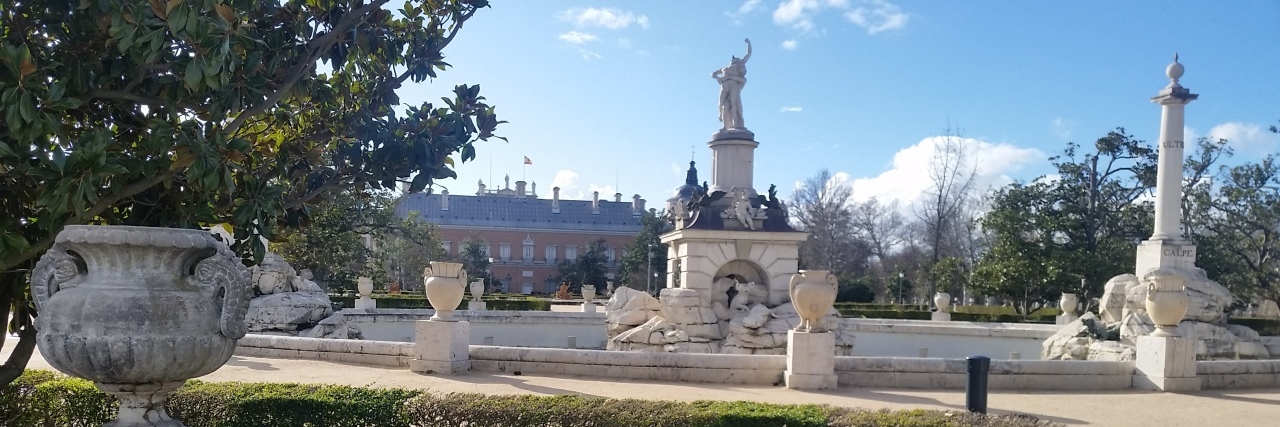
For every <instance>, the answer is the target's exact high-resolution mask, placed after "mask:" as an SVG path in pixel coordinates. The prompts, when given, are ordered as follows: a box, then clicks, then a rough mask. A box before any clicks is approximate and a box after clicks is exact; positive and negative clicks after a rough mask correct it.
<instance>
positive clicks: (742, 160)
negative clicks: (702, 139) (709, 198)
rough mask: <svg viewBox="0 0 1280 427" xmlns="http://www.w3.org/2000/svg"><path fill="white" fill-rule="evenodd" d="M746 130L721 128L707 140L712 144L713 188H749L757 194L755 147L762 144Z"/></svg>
mask: <svg viewBox="0 0 1280 427" xmlns="http://www.w3.org/2000/svg"><path fill="white" fill-rule="evenodd" d="M754 137H755V135H754V134H752V133H751V132H747V131H732V132H729V133H726V132H724V131H722V132H721V133H717V134H716V135H715V137H714V138H715V139H714V140H712V141H711V142H709V143H707V145H708V146H710V147H711V182H710V184H709V187H710V190H711V191H712V192H715V191H724V192H726V193H727V192H729V190H732V189H734V188H741V189H744V190H747V192H748V193H750V196H751V197H756V194H757V193H756V190H755V187H753V183H752V181H753V180H754V174H755V150H756V147H759V146H760V143H758V142H756V141H755V140H754Z"/></svg>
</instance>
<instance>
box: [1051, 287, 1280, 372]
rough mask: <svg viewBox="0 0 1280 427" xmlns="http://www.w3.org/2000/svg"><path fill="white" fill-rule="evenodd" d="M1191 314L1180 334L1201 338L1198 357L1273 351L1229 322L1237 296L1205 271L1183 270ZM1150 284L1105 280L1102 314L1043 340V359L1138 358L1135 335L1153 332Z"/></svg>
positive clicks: (1250, 355)
mask: <svg viewBox="0 0 1280 427" xmlns="http://www.w3.org/2000/svg"><path fill="white" fill-rule="evenodd" d="M1185 273H1186V275H1187V280H1186V282H1185V285H1186V291H1187V296H1188V297H1189V298H1190V303H1189V305H1188V309H1187V314H1186V315H1185V316H1183V319H1182V323H1180V324H1178V335H1179V336H1182V337H1187V338H1195V339H1197V340H1198V341H1197V343H1196V358H1197V359H1198V360H1221V359H1233V360H1234V359H1268V358H1271V357H1272V355H1271V354H1270V353H1269V352H1268V351H1267V348H1266V347H1265V346H1264V345H1263V344H1262V342H1261V337H1259V336H1258V333H1257V332H1254V331H1253V330H1252V329H1249V328H1248V327H1245V326H1240V325H1229V324H1227V308H1228V307H1230V306H1231V303H1232V301H1233V297H1232V296H1231V292H1230V291H1227V289H1226V288H1225V287H1223V286H1222V285H1220V284H1218V283H1217V282H1214V281H1213V280H1210V279H1209V278H1208V276H1207V275H1205V272H1204V270H1202V269H1199V268H1196V269H1191V270H1188V271H1185ZM1146 299H1147V286H1146V285H1145V284H1143V283H1141V281H1140V280H1138V277H1137V276H1135V275H1132V274H1122V275H1119V276H1116V277H1113V278H1111V280H1109V281H1107V284H1106V287H1105V292H1104V293H1103V295H1102V299H1101V303H1102V307H1101V310H1100V314H1101V316H1094V315H1093V314H1091V313H1086V314H1085V315H1084V316H1081V317H1080V319H1077V320H1076V321H1075V322H1072V323H1070V324H1068V325H1066V326H1063V327H1062V329H1060V330H1059V331H1058V332H1057V333H1056V334H1054V336H1052V337H1050V338H1049V339H1048V340H1045V342H1044V344H1042V351H1041V355H1040V356H1041V359H1044V360H1120V361H1127V360H1134V349H1135V345H1136V342H1137V338H1138V337H1140V336H1143V335H1149V334H1151V332H1153V331H1155V324H1154V323H1153V322H1152V321H1151V318H1150V317H1148V316H1147V310H1146Z"/></svg>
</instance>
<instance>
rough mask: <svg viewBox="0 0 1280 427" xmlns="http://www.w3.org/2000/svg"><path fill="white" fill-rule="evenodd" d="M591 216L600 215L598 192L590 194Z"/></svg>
mask: <svg viewBox="0 0 1280 427" xmlns="http://www.w3.org/2000/svg"><path fill="white" fill-rule="evenodd" d="M591 214H592V215H600V192H599V191H592V192H591Z"/></svg>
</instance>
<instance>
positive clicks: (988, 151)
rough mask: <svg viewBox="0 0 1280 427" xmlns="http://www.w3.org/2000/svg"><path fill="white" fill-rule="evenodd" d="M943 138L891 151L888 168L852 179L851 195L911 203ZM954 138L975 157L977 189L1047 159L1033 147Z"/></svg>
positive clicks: (1005, 180)
mask: <svg viewBox="0 0 1280 427" xmlns="http://www.w3.org/2000/svg"><path fill="white" fill-rule="evenodd" d="M942 138H945V137H940V136H934V137H928V138H925V139H923V140H921V141H920V142H919V143H917V144H916V145H913V146H910V147H907V148H904V149H902V150H901V151H898V152H897V153H896V154H894V156H893V163H892V165H891V166H890V168H889V170H886V171H884V172H881V173H880V174H879V175H877V176H873V177H868V178H857V179H854V180H853V197H854V199H856V200H858V201H864V200H867V199H869V198H871V197H875V198H877V199H879V200H880V201H883V202H888V201H890V200H901V201H902V205H903V206H904V207H909V206H911V205H912V204H913V203H915V202H916V201H917V200H918V199H919V198H920V196H921V194H923V193H924V192H925V190H927V189H928V188H929V187H930V186H931V184H932V183H931V182H930V180H929V160H930V159H931V158H932V157H933V153H934V150H935V149H936V147H937V144H938V142H941V141H945V140H944V139H942ZM957 142H958V143H959V144H960V146H961V147H963V149H964V152H965V154H966V156H968V158H969V159H973V160H976V161H977V177H976V178H975V182H974V185H975V188H976V189H977V191H983V190H986V189H988V188H991V187H998V186H1002V185H1005V184H1008V183H1010V182H1013V178H1012V177H1011V176H1010V175H1011V174H1013V173H1015V172H1017V171H1019V170H1021V169H1023V168H1026V167H1028V166H1033V165H1036V164H1042V163H1045V162H1046V161H1045V154H1044V153H1043V152H1041V151H1040V150H1037V149H1034V148H1022V147H1016V146H1013V145H1010V144H1003V143H991V142H986V141H982V140H979V139H973V138H958V139H957Z"/></svg>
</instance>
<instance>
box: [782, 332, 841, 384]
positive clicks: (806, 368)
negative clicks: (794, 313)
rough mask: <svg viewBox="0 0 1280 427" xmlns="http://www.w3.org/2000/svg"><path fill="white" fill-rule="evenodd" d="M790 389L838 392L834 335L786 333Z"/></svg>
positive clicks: (787, 377) (826, 333)
mask: <svg viewBox="0 0 1280 427" xmlns="http://www.w3.org/2000/svg"><path fill="white" fill-rule="evenodd" d="M783 379H784V380H785V381H786V383H787V388H790V389H801V390H827V389H834V388H836V383H837V379H838V378H837V377H836V336H835V334H833V333H831V332H800V331H796V330H791V331H788V332H787V371H786V372H785V373H784V374H783Z"/></svg>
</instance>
